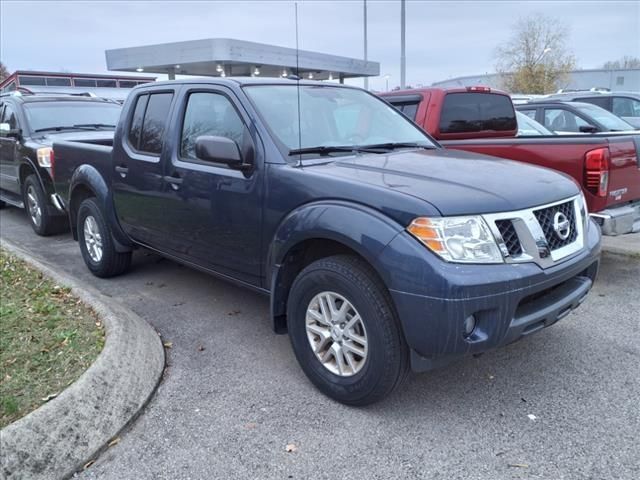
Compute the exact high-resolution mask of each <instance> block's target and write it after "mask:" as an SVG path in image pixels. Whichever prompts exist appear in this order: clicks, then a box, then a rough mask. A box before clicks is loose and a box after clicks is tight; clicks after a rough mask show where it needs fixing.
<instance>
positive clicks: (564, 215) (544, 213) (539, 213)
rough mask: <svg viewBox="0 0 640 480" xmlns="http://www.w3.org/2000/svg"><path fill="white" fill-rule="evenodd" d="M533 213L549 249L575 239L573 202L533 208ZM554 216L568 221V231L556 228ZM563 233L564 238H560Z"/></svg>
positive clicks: (556, 247) (562, 245) (554, 248)
mask: <svg viewBox="0 0 640 480" xmlns="http://www.w3.org/2000/svg"><path fill="white" fill-rule="evenodd" d="M533 214H534V215H535V216H536V218H537V219H538V223H540V227H541V228H542V231H543V233H544V236H545V239H546V240H547V245H548V246H549V250H551V251H553V250H557V249H558V248H562V247H565V246H567V245H569V244H570V243H573V242H575V241H576V238H578V229H577V228H576V216H575V211H574V206H573V202H572V201H571V202H565V203H561V204H560V205H554V206H552V207H547V208H543V209H541V210H534V212H533ZM558 214H559V215H558ZM556 218H558V219H559V220H561V221H568V222H569V226H568V229H569V230H568V232H567V231H566V230H560V231H557V230H556V224H555V223H556ZM564 235H568V236H566V238H562V237H563V236H564Z"/></svg>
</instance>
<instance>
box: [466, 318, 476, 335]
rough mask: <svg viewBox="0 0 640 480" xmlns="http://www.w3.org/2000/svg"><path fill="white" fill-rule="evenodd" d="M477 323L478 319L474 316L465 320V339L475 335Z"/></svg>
mask: <svg viewBox="0 0 640 480" xmlns="http://www.w3.org/2000/svg"><path fill="white" fill-rule="evenodd" d="M476 323H477V322H476V317H475V316H474V315H469V316H468V317H467V318H465V319H464V325H463V329H464V332H463V334H464V338H469V337H470V336H471V335H472V334H473V331H474V330H475V329H476Z"/></svg>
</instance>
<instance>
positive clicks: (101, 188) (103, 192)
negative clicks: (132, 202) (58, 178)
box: [68, 164, 134, 252]
mask: <svg viewBox="0 0 640 480" xmlns="http://www.w3.org/2000/svg"><path fill="white" fill-rule="evenodd" d="M80 188H83V189H88V190H89V191H91V192H92V193H93V195H94V196H95V198H96V200H97V201H98V205H99V206H100V209H101V210H102V213H103V214H104V216H105V219H106V220H107V222H108V223H109V226H110V227H111V236H112V238H113V241H114V244H115V246H116V250H117V251H119V252H127V251H130V250H131V249H132V248H133V246H134V245H133V242H132V241H131V240H130V239H129V237H128V236H127V234H126V233H124V231H123V230H122V227H121V226H120V222H118V218H117V216H116V212H115V208H114V206H113V196H112V194H111V192H110V190H109V187H108V185H107V182H106V181H105V180H104V177H103V176H102V175H101V174H100V172H99V171H98V170H97V169H96V168H95V167H93V166H91V165H87V164H84V165H80V166H79V167H78V168H77V169H76V170H75V171H74V172H73V175H72V176H71V180H70V182H69V197H68V198H69V202H68V211H69V222H70V224H71V231H72V233H73V238H74V239H75V240H77V239H78V231H77V227H76V210H77V207H78V206H79V205H74V194H75V192H77V191H78V190H79V189H80Z"/></svg>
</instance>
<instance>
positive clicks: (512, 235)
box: [496, 220, 522, 257]
mask: <svg viewBox="0 0 640 480" xmlns="http://www.w3.org/2000/svg"><path fill="white" fill-rule="evenodd" d="M496 226H497V227H498V230H499V231H500V235H502V240H503V241H504V245H505V247H507V251H508V252H509V255H511V256H512V257H516V256H518V255H522V245H521V244H520V239H519V238H518V234H517V233H516V229H515V228H514V226H513V222H512V221H511V220H496Z"/></svg>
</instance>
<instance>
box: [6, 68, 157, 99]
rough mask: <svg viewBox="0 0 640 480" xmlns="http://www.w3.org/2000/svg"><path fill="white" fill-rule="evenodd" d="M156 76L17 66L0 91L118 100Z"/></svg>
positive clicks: (151, 80) (153, 79)
mask: <svg viewBox="0 0 640 480" xmlns="http://www.w3.org/2000/svg"><path fill="white" fill-rule="evenodd" d="M155 79H156V77H140V76H135V77H134V76H131V75H126V76H125V75H97V74H93V73H66V72H63V73H60V72H39V71H30V70H17V71H16V72H14V73H12V74H11V75H9V76H8V77H7V78H5V79H4V80H3V81H2V82H0V93H7V92H12V91H14V90H21V89H24V90H28V91H30V92H34V93H47V92H50V93H77V92H79V91H82V92H86V93H93V94H95V95H97V96H101V97H108V98H114V99H117V100H121V99H124V98H126V96H127V94H128V93H129V92H128V89H130V88H133V87H135V86H136V85H140V84H142V83H148V82H153V81H155Z"/></svg>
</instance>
